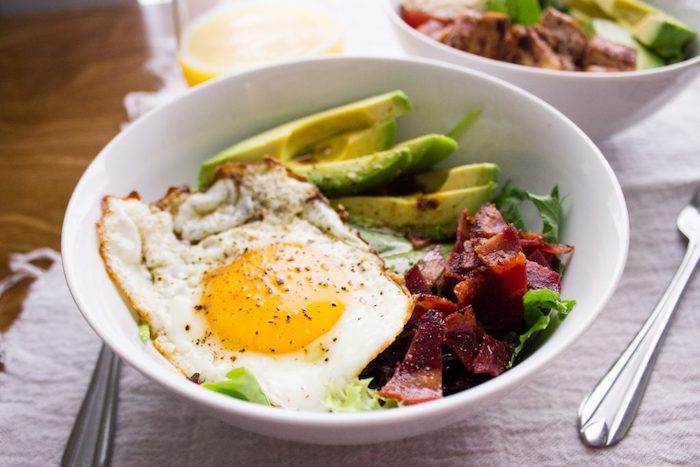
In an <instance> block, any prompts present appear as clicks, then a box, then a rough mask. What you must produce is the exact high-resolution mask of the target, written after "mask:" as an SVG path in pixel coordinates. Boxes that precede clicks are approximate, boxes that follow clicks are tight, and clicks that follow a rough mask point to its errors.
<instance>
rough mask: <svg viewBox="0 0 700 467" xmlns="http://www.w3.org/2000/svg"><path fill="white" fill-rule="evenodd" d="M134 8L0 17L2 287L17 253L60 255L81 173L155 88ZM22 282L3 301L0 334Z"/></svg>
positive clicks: (145, 14) (141, 19) (159, 10)
mask: <svg viewBox="0 0 700 467" xmlns="http://www.w3.org/2000/svg"><path fill="white" fill-rule="evenodd" d="M149 15H151V16H152V15H161V16H162V17H165V18H166V19H167V18H169V11H168V9H167V7H164V6H158V7H147V8H145V9H144V8H139V7H138V6H135V5H127V6H119V7H105V8H99V9H91V10H80V11H70V12H60V13H51V14H41V15H31V16H22V17H13V18H0V200H1V202H2V204H1V205H0V279H2V278H4V277H6V276H7V275H8V273H9V269H8V264H7V263H8V259H9V255H10V254H11V253H13V252H25V251H30V250H33V249H35V248H38V247H42V246H48V247H51V248H54V249H59V246H60V234H61V223H62V221H63V214H64V211H65V208H66V204H67V203H68V199H69V197H70V194H71V192H72V190H73V187H74V186H75V184H76V183H77V181H78V179H79V178H80V175H81V174H82V172H83V170H84V169H85V167H87V165H88V164H89V163H90V161H91V160H92V158H93V157H95V155H96V154H97V153H98V152H99V151H100V149H101V148H102V147H103V146H104V145H105V144H106V143H107V142H108V141H109V140H110V139H111V138H112V137H114V135H116V134H117V132H118V131H119V125H120V123H121V122H123V121H125V119H126V113H125V111H124V107H123V104H122V101H123V98H124V95H125V94H127V93H128V92H131V91H135V90H153V89H156V88H157V87H158V82H157V80H156V79H155V78H154V77H153V76H151V75H149V74H148V72H146V71H145V70H144V69H143V63H144V62H145V60H146V59H147V58H148V56H149V45H148V44H149V42H148V39H149V37H148V36H147V28H146V27H145V25H146V21H145V19H148V18H149ZM26 285H27V284H26V283H25V284H24V286H23V287H17V288H16V289H15V290H13V291H12V292H11V293H9V294H7V295H6V296H5V297H2V299H0V331H2V330H4V329H6V328H7V327H8V326H10V325H11V323H12V321H13V320H14V319H15V318H16V316H17V315H18V313H19V312H20V310H21V301H22V298H23V296H24V294H25V293H26Z"/></svg>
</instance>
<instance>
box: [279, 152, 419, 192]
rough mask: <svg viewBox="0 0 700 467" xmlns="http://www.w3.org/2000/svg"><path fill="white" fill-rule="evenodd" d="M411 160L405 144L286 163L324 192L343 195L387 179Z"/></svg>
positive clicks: (403, 168)
mask: <svg viewBox="0 0 700 467" xmlns="http://www.w3.org/2000/svg"><path fill="white" fill-rule="evenodd" d="M410 162H411V151H410V150H409V149H408V148H399V147H395V148H392V149H389V150H387V151H381V152H378V153H375V154H370V155H367V156H362V157H357V158H355V159H347V160H340V161H330V162H319V163H318V164H298V163H294V162H291V163H289V164H288V167H289V168H290V169H291V170H293V171H294V172H296V173H298V174H302V175H306V176H307V177H308V178H309V180H310V181H311V182H313V183H314V184H315V185H316V186H317V187H318V188H319V189H320V190H321V191H322V192H323V194H325V195H326V196H345V195H351V194H356V193H361V192H363V191H369V190H372V189H374V188H377V187H379V186H382V185H384V184H386V183H389V182H390V181H392V180H393V179H394V178H396V177H397V176H398V175H399V174H400V173H402V172H403V171H404V170H405V169H406V167H408V164H409V163H410Z"/></svg>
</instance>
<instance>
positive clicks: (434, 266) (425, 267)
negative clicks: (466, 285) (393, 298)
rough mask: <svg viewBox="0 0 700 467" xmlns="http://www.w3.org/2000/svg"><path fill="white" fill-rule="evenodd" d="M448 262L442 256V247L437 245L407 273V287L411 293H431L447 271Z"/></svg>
mask: <svg viewBox="0 0 700 467" xmlns="http://www.w3.org/2000/svg"><path fill="white" fill-rule="evenodd" d="M446 265H447V263H446V262H445V258H443V257H442V248H441V247H440V245H435V248H433V249H432V250H430V251H429V252H428V253H426V255H425V256H424V257H423V258H422V259H420V260H419V261H418V262H417V263H416V264H414V265H413V266H412V267H411V268H410V269H409V270H408V271H407V272H406V274H405V279H406V288H408V290H409V291H410V292H411V293H414V294H417V293H422V294H429V293H430V291H431V289H432V288H433V287H434V286H435V284H437V282H438V280H439V279H440V277H442V274H443V273H444V271H445V267H446Z"/></svg>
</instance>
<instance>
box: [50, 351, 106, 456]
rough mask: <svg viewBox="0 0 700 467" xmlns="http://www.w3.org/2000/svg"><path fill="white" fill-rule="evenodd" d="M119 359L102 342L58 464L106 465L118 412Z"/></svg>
mask: <svg viewBox="0 0 700 467" xmlns="http://www.w3.org/2000/svg"><path fill="white" fill-rule="evenodd" d="M118 387H119V359H118V358H117V356H116V355H114V353H113V352H112V351H111V350H110V349H109V348H108V347H107V346H105V345H104V344H103V345H102V349H101V350H100V356H99V357H98V358H97V363H96V365H95V370H94V371H93V373H92V379H91V380H90V385H89V386H88V390H87V393H86V394H85V398H84V399H83V403H82V405H81V406H80V411H79V412H78V417H77V418H76V420H75V424H74V425H73V429H72V430H71V433H70V437H69V438H68V442H67V443H66V449H65V450H64V451H63V458H62V459H61V466H64V467H66V466H71V467H73V466H93V467H98V466H99V467H105V466H107V465H109V458H110V454H111V450H112V449H111V448H112V438H113V434H114V426H115V425H114V422H115V421H116V415H117V389H118Z"/></svg>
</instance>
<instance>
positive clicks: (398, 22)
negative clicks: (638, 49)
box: [383, 0, 700, 140]
mask: <svg viewBox="0 0 700 467" xmlns="http://www.w3.org/2000/svg"><path fill="white" fill-rule="evenodd" d="M383 1H384V2H385V6H386V11H387V14H388V15H389V17H390V19H391V22H392V24H393V25H394V29H395V32H396V35H397V37H398V38H399V41H400V43H401V46H402V47H403V48H404V50H405V51H406V52H408V53H409V54H413V55H417V56H420V57H426V58H432V59H438V60H444V61H446V62H449V63H454V64H456V65H461V66H465V67H467V68H471V69H474V70H478V71H483V72H484V73H487V74H489V75H491V76H496V77H498V78H502V79H505V80H506V81H509V82H511V83H513V84H515V85H517V86H520V87H522V88H523V89H525V90H527V91H530V92H532V93H533V94H535V95H537V96H539V97H541V98H542V99H544V100H546V101H547V102H549V103H550V104H552V105H553V106H555V107H556V108H557V109H559V110H561V111H562V112H564V114H566V116H568V117H569V118H570V119H571V120H573V121H574V123H576V124H577V125H578V126H579V127H581V129H583V130H584V131H585V132H586V133H587V134H588V135H589V136H590V137H591V138H593V139H596V140H598V139H602V138H605V137H608V136H610V135H612V134H614V133H616V132H618V131H620V130H623V129H624V128H627V127H628V126H631V125H634V124H635V123H637V122H639V121H641V120H643V119H644V118H646V117H648V116H650V115H652V114H653V113H654V112H656V111H657V110H658V109H660V108H661V107H663V106H664V105H665V104H666V103H668V102H669V101H670V100H671V99H673V97H674V96H675V95H676V94H678V93H680V91H681V90H683V89H684V88H685V87H686V86H687V85H688V84H689V83H690V82H692V80H693V78H694V77H695V76H696V75H697V74H698V72H700V38H698V39H696V41H695V44H694V47H693V50H694V51H695V56H694V57H693V58H691V59H689V60H685V61H683V62H680V63H676V64H674V65H669V66H665V67H661V68H656V69H652V70H643V71H632V72H617V73H584V72H576V71H555V70H545V69H542V68H534V67H527V66H523V65H516V64H512V63H506V62H502V61H498V60H493V59H490V58H485V57H480V56H478V55H475V54H471V53H468V52H463V51H461V50H458V49H455V48H452V47H449V46H447V45H444V44H442V43H440V42H438V41H436V40H433V39H431V38H429V37H427V36H426V35H424V34H421V33H420V32H418V31H416V30H415V29H413V28H412V27H411V26H409V25H408V24H406V23H405V22H404V21H403V20H402V19H401V17H400V15H399V7H400V5H401V3H402V2H403V0H383ZM647 1H648V2H649V3H651V4H654V5H656V6H658V7H659V8H662V9H664V10H665V11H668V12H669V13H671V14H673V15H675V16H677V17H679V18H681V19H683V20H684V21H685V22H687V23H688V24H689V25H690V26H692V27H693V28H695V29H696V30H698V31H700V4H699V2H692V1H688V0H663V1H661V0H647ZM426 84H427V83H426ZM698 123H699V124H700V121H698Z"/></svg>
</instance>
